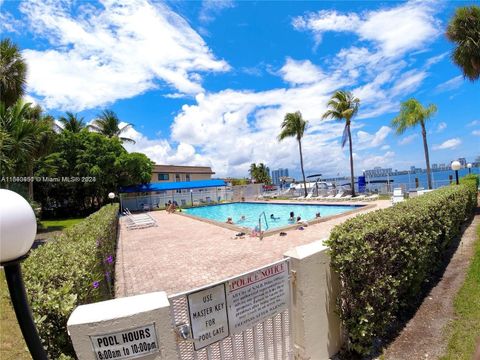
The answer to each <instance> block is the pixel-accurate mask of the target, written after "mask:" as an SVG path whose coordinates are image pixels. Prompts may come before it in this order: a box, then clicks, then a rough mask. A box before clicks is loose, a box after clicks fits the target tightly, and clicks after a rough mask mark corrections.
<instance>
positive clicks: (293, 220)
mask: <svg viewBox="0 0 480 360" xmlns="http://www.w3.org/2000/svg"><path fill="white" fill-rule="evenodd" d="M288 221H289V222H295V214H294V212H293V211H290V217H289V218H288Z"/></svg>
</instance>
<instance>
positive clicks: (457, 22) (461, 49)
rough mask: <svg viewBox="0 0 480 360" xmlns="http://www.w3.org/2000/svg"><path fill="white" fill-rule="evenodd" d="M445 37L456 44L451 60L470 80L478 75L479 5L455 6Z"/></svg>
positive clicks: (479, 54) (479, 58)
mask: <svg viewBox="0 0 480 360" xmlns="http://www.w3.org/2000/svg"><path fill="white" fill-rule="evenodd" d="M446 35H447V38H448V39H449V40H450V41H452V42H453V43H455V44H456V47H455V49H454V50H453V53H452V60H453V62H454V63H455V64H457V65H458V66H459V67H460V68H461V69H462V71H463V76H464V77H467V78H469V79H470V80H471V81H475V80H478V78H479V77H480V7H478V6H476V5H472V6H465V7H459V8H457V11H456V12H455V15H454V16H453V18H452V19H451V20H450V23H449V24H448V28H447V33H446Z"/></svg>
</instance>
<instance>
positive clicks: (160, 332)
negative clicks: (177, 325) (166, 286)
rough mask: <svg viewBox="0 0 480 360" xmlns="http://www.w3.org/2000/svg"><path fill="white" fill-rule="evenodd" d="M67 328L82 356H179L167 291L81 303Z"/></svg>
mask: <svg viewBox="0 0 480 360" xmlns="http://www.w3.org/2000/svg"><path fill="white" fill-rule="evenodd" d="M67 328H68V334H69V335H70V337H71V339H72V342H73V346H74V349H75V352H76V354H77V357H78V359H79V360H94V359H108V358H122V359H123V358H131V357H139V358H142V359H148V360H170V359H172V360H173V359H177V347H176V342H175V340H176V338H175V337H176V335H175V333H174V330H173V326H172V322H171V317H170V303H169V301H168V298H167V294H166V293H165V292H155V293H149V294H144V295H138V296H131V297H124V298H118V299H113V300H108V301H102V302H98V303H93V304H88V305H81V306H78V307H77V308H76V309H75V310H74V311H73V313H72V314H71V315H70V318H69V319H68V323H67ZM153 329H154V330H153ZM154 333H156V334H154ZM155 335H156V336H155ZM152 344H155V345H153V346H152ZM146 346H148V351H145V347H146ZM125 349H126V350H125ZM109 351H110V352H109ZM104 352H106V353H105V354H106V355H107V356H105V355H104ZM99 353H100V354H99ZM120 353H121V357H118V354H120ZM109 356H112V357H109ZM114 356H115V357H114Z"/></svg>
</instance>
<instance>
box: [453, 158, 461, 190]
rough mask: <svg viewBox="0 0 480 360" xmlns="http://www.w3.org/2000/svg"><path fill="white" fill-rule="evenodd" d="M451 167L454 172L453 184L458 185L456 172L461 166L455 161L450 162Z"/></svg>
mask: <svg viewBox="0 0 480 360" xmlns="http://www.w3.org/2000/svg"><path fill="white" fill-rule="evenodd" d="M451 166H452V170H453V171H455V182H456V183H457V185H458V170H460V168H461V167H462V164H460V162H459V161H457V160H455V161H452V165H451Z"/></svg>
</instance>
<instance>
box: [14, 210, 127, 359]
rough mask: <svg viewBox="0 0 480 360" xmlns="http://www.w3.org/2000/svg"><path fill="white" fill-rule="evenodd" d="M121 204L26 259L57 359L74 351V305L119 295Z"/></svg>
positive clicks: (40, 324)
mask: <svg viewBox="0 0 480 360" xmlns="http://www.w3.org/2000/svg"><path fill="white" fill-rule="evenodd" d="M117 214H118V205H107V206H104V207H103V208H101V209H100V210H99V211H97V212H96V213H94V214H92V215H90V216H89V217H88V218H86V219H85V220H84V221H82V222H81V223H79V224H77V225H75V226H73V227H72V228H70V229H67V230H66V231H64V232H63V233H62V235H60V236H59V237H58V238H57V239H56V240H54V241H51V242H49V243H47V244H45V245H43V246H41V247H39V248H38V249H36V250H34V251H32V252H31V254H30V256H29V257H28V258H27V260H25V262H24V264H23V272H24V279H25V287H26V289H27V292H28V296H29V300H30V304H31V307H32V311H33V315H34V318H35V322H36V324H37V328H38V330H39V333H40V337H41V338H42V342H43V344H44V347H45V349H46V350H47V352H48V354H49V357H50V358H51V359H58V358H60V357H64V356H65V355H67V356H74V351H73V347H72V344H71V341H70V338H69V336H68V334H67V320H68V317H69V316H70V314H71V312H72V311H73V309H74V308H75V307H76V306H78V305H80V304H85V303H91V302H96V301H101V300H106V299H110V298H112V297H113V295H114V294H113V290H114V289H113V279H114V265H115V261H114V260H115V246H116V238H117Z"/></svg>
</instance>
